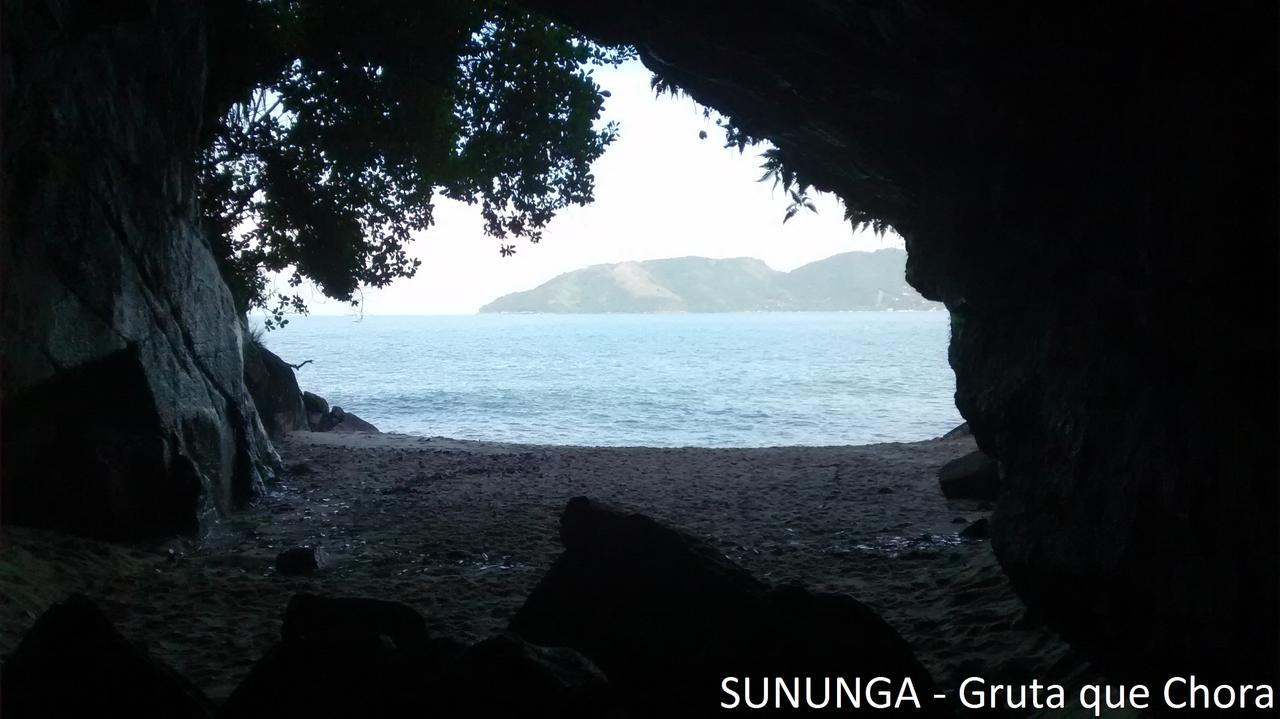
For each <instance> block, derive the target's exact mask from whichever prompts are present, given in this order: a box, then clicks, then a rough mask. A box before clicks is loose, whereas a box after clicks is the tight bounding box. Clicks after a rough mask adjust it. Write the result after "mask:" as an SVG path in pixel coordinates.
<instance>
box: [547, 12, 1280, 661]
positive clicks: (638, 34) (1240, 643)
mask: <svg viewBox="0 0 1280 719" xmlns="http://www.w3.org/2000/svg"><path fill="white" fill-rule="evenodd" d="M527 4H528V5H530V6H532V7H534V8H536V9H539V10H542V11H544V12H547V13H548V14H550V15H552V16H553V17H556V18H558V19H561V20H564V21H566V22H567V23H569V24H572V25H575V26H577V27H579V28H580V29H582V30H583V31H585V32H587V33H589V34H591V35H594V36H595V37H596V38H598V39H600V40H601V41H603V42H606V43H618V44H631V45H635V46H636V47H637V48H638V49H639V51H640V54H641V59H642V60H643V61H644V62H645V64H646V65H648V67H649V68H650V69H652V70H654V71H655V72H657V73H659V74H660V75H662V76H663V77H665V78H666V79H668V80H670V81H672V82H674V83H675V84H677V85H678V86H679V87H681V88H682V89H683V90H684V91H686V92H687V93H688V94H689V95H691V96H692V97H693V98H694V99H695V100H697V101H699V102H701V103H703V104H705V105H708V106H711V107H713V108H715V109H717V110H719V111H721V112H723V113H726V114H727V115H729V116H731V117H732V118H733V119H734V120H735V121H736V122H737V123H738V125H739V126H740V127H742V128H744V129H746V130H747V131H748V132H750V133H751V134H753V135H755V136H758V137H764V138H768V139H769V140H771V141H772V142H773V143H774V144H775V145H776V146H778V147H779V148H780V149H781V151H782V152H783V153H784V157H785V158H786V159H787V162H788V163H789V165H790V166H791V167H792V168H794V169H797V170H800V171H801V172H802V173H803V174H804V176H806V177H807V178H809V179H810V181H812V182H813V183H814V184H815V185H816V186H817V187H818V188H819V189H822V190H827V191H832V192H836V193H838V194H839V195H840V196H841V197H842V198H844V199H845V200H846V201H847V202H848V203H850V204H851V205H853V206H855V207H857V208H858V209H860V210H864V211H866V212H867V213H869V214H870V215H871V216H874V217H878V218H880V219H883V220H887V221H888V222H890V223H891V224H892V225H893V226H894V227H895V228H896V229H897V230H898V231H899V232H900V233H901V234H902V235H903V236H904V238H905V239H906V242H907V248H908V251H909V253H910V259H909V263H908V279H909V281H910V282H911V283H912V284H913V285H914V286H915V287H916V288H917V289H919V290H920V291H921V292H922V293H923V294H924V295H925V296H926V297H928V298H930V299H935V300H941V301H943V302H945V303H946V305H947V307H948V308H949V309H950V311H951V316H952V336H951V343H950V359H951V364H952V367H953V368H954V370H955V373H956V385H957V390H956V404H957V406H958V407H959V409H960V411H961V413H962V414H963V415H964V416H965V418H966V419H967V420H968V421H969V423H970V426H971V427H972V429H973V432H974V434H975V436H976V438H977V441H978V442H979V444H980V445H981V446H982V448H983V449H984V450H986V451H987V452H988V453H990V454H992V455H994V456H995V457H997V458H998V459H999V460H1000V463H1001V466H1002V474H1003V481H1004V493H1003V496H1002V498H1001V499H1000V501H999V505H998V509H997V511H996V513H995V516H994V517H993V546H994V549H995V551H996V553H997V556H998V557H999V559H1000V561H1001V563H1002V565H1003V566H1004V568H1005V570H1006V572H1007V573H1008V575H1009V576H1010V578H1011V579H1012V581H1013V583H1014V586H1015V587H1016V589H1017V590H1018V591H1019V592H1020V594H1021V595H1022V597H1023V598H1024V599H1025V601H1026V602H1027V604H1028V605H1029V606H1030V607H1031V609H1032V612H1033V614H1034V615H1035V616H1039V617H1042V618H1044V619H1045V620H1046V621H1048V622H1049V623H1051V624H1052V625H1053V626H1055V627H1056V628H1058V629H1059V630H1060V631H1061V632H1062V633H1063V634H1064V636H1066V638H1067V639H1068V640H1070V641H1071V642H1072V643H1073V644H1074V645H1075V646H1077V647H1078V648H1080V649H1082V650H1083V651H1084V652H1085V653H1086V654H1087V655H1088V656H1089V657H1090V658H1091V659H1092V660H1093V661H1094V662H1095V663H1096V664H1097V665H1098V666H1099V667H1100V668H1102V669H1103V670H1105V671H1107V672H1108V673H1109V674H1110V675H1111V676H1113V677H1116V678H1124V679H1134V680H1145V681H1153V682H1162V681H1163V679H1164V678H1167V677H1168V676H1170V675H1172V674H1173V673H1175V672H1187V671H1194V672H1195V673H1196V674H1197V676H1199V677H1201V678H1206V679H1212V678H1226V679H1230V680H1233V681H1257V680H1259V679H1265V678H1270V679H1271V680H1272V681H1274V680H1275V678H1276V673H1277V660H1276V655H1277V647H1278V645H1280V634H1278V630H1277V611H1278V607H1280V601H1278V597H1277V581H1278V580H1277V566H1278V565H1280V561H1278V560H1280V556H1278V554H1280V553H1278V552H1277V549H1278V547H1277V542H1278V539H1277V531H1276V525H1277V519H1278V518H1280V501H1278V499H1277V461H1276V460H1277V451H1276V446H1277V407H1278V404H1280V403H1278V402H1277V400H1278V399H1280V394H1278V390H1277V382H1276V371H1277V296H1276V276H1277V269H1278V267H1280V255H1278V254H1277V222H1276V198H1277V183H1276V159H1277V143H1276V135H1277V131H1276V128H1277V122H1276V120H1277V116H1276V88H1277V78H1276V64H1277V59H1276V58H1277V52H1276V50H1277V47H1276V26H1277V23H1276V7H1275V5H1274V3H1268V2H1230V3H1156V2H1133V3H1123V4H1119V3H1111V4H1095V3H997V4H990V3H977V4H974V3H944V2H919V1H918V0H875V1H866V2H849V3H830V2H823V1H821V0H803V1H797V2H789V3H753V4H739V3H733V2H726V1H706V2H680V3H675V2H665V1H662V0H626V1H625V2H624V1H623V0H612V1H601V0H528V2H527ZM624 131H625V128H624Z"/></svg>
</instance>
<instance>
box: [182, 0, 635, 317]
mask: <svg viewBox="0 0 1280 719" xmlns="http://www.w3.org/2000/svg"><path fill="white" fill-rule="evenodd" d="M228 2H230V0H228ZM214 5H218V4H216V3H215V4H214ZM228 8H231V9H228ZM212 24H213V30H212V31H211V39H210V45H211V69H210V90H209V96H210V100H209V107H207V112H208V114H209V116H210V121H209V122H208V123H207V126H208V131H207V133H206V137H205V144H204V150H203V154H202V157H201V163H200V176H201V190H202V194H203V205H202V206H203V210H204V220H205V226H206V231H207V233H208V235H209V237H210V240H211V243H212V245H213V247H214V249H215V250H216V252H217V254H218V255H219V258H220V261H221V263H222V267H223V271H224V275H225V276H226V278H227V280H228V284H229V285H230V286H231V287H232V291H233V294H234V295H235V297H236V300H237V303H238V304H239V305H240V307H241V309H245V310H247V309H252V308H265V309H268V310H269V311H270V313H271V315H272V316H271V317H269V318H268V325H269V326H274V325H276V324H280V323H283V322H286V321H287V320H286V319H285V318H284V315H285V314H286V313H287V312H288V311H291V310H292V311H304V310H305V303H304V301H303V299H302V298H301V297H300V295H299V294H298V292H297V290H296V288H297V287H299V286H301V285H302V283H303V282H304V281H305V280H310V281H312V282H314V283H315V285H316V286H317V287H319V289H320V290H321V291H322V292H324V294H326V295H328V296H330V297H334V298H338V299H342V300H348V301H353V302H354V301H356V298H357V297H358V295H359V291H360V289H361V288H362V287H383V286H385V285H387V284H388V283H390V282H391V281H392V280H394V279H396V278H399V277H409V276H412V275H413V274H414V272H415V271H416V269H417V267H418V261H417V260H415V259H413V258H412V257H411V256H410V255H409V253H408V251H407V247H406V246H407V244H408V243H409V242H410V240H411V238H412V236H413V234H414V233H416V232H419V231H421V230H425V229H427V228H429V227H430V226H431V225H432V223H433V211H434V201H435V199H436V198H437V197H438V196H443V197H447V198H450V199H453V200H459V201H462V202H465V203H468V204H472V205H477V206H478V207H479V209H480V212H481V215H482V216H483V218H484V230H485V232H486V233H487V234H488V235H490V236H492V237H494V238H497V239H498V241H499V248H500V250H501V252H502V253H503V254H504V255H506V254H510V253H513V252H514V245H513V244H512V242H511V241H512V240H515V239H517V238H525V239H528V240H530V241H533V242H537V241H538V240H539V239H540V238H541V233H542V230H543V228H544V227H545V226H546V225H547V223H548V222H549V221H550V220H551V219H552V217H553V216H554V215H555V214H556V213H557V212H558V211H559V210H561V209H563V208H565V207H567V206H569V205H575V204H578V205H580V204H585V203H588V202H590V201H591V200H592V192H593V189H594V177H593V176H592V174H591V164H592V162H593V161H594V160H595V159H596V158H597V157H599V156H600V154H601V153H602V152H603V151H604V149H605V148H606V146H608V145H609V143H611V142H612V141H613V140H614V138H615V137H616V133H617V128H616V127H615V126H614V125H612V124H602V123H601V122H600V112H601V109H602V106H603V97H604V94H605V93H602V91H601V90H600V88H599V87H598V86H597V85H596V83H595V82H594V81H593V80H592V78H591V69H590V68H591V67H592V66H593V65H598V64H602V63H617V62H620V61H621V60H623V59H625V58H626V57H627V56H628V51H626V50H611V49H607V48H601V47H598V46H595V45H593V44H591V43H590V42H588V41H586V40H585V39H583V38H582V37H579V36H577V35H575V34H574V33H572V32H571V31H569V30H567V29H566V28H564V27H561V26H559V25H556V24H554V23H551V22H549V21H547V20H545V19H542V18H539V17H536V16H533V15H530V14H528V13H526V12H524V11H521V10H519V9H517V8H514V7H512V6H510V5H507V4H505V3H501V2H485V1H477V0H435V1H410V0H383V1H382V2H355V1H353V0H239V2H230V4H229V5H227V6H226V7H223V8H222V9H221V10H220V11H219V12H217V13H216V14H215V17H214V18H213V23H212ZM268 273H284V274H285V275H286V276H287V277H288V278H289V283H290V285H291V286H292V287H293V288H295V289H294V290H293V291H292V293H291V294H287V293H284V292H275V293H273V291H272V290H271V288H270V287H269V283H268V276H269V275H268ZM273 294H274V296H273Z"/></svg>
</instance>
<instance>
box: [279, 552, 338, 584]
mask: <svg viewBox="0 0 1280 719" xmlns="http://www.w3.org/2000/svg"><path fill="white" fill-rule="evenodd" d="M330 564H331V562H330V559H329V555H328V554H326V553H325V551H324V550H323V549H321V548H320V547H309V546H308V547H294V548H292V549H286V550H285V551H283V552H281V553H280V554H278V555H277V556H276V574H279V575H280V576H282V577H310V576H312V575H314V574H315V573H316V572H320V571H322V570H325V569H328V568H329V566H330Z"/></svg>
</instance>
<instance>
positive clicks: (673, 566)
mask: <svg viewBox="0 0 1280 719" xmlns="http://www.w3.org/2000/svg"><path fill="white" fill-rule="evenodd" d="M560 538H561V542H562V543H563V545H564V547H565V551H564V553H563V554H561V555H560V556H559V557H558V558H557V559H556V560H555V562H554V563H553V564H552V566H551V568H550V569H549V570H548V571H547V573H546V575H545V576H544V577H543V578H542V579H541V581H539V582H538V585H537V586H536V587H535V589H534V590H533V592H532V594H530V595H529V597H528V599H527V600H526V602H525V604H524V605H523V606H522V607H521V608H520V609H519V611H518V612H517V613H516V615H515V616H514V617H513V618H512V620H511V624H510V630H511V631H512V632H515V633H517V634H519V635H521V636H523V637H524V638H526V639H527V640H529V641H531V642H534V643H536V644H542V645H550V646H566V647H572V648H573V649H576V650H578V651H581V652H582V653H583V654H585V655H586V656H587V657H589V658H591V659H592V660H593V661H595V662H596V663H597V664H598V665H599V666H600V667H601V668H602V669H603V670H604V672H605V674H606V675H607V676H608V677H609V679H610V681H611V682H613V683H614V685H615V686H617V687H618V689H619V691H620V692H621V693H622V694H623V696H624V697H625V700H626V701H627V702H628V703H629V704H630V705H633V706H636V707H638V708H640V712H639V713H640V714H641V715H649V714H653V713H656V712H663V711H666V712H673V713H676V714H678V715H680V716H689V715H702V714H707V713H711V710H712V709H718V707H719V702H721V701H723V700H725V699H726V695H725V694H723V693H721V680H722V679H723V678H724V677H726V676H737V677H745V676H748V675H750V676H754V677H761V676H796V675H798V676H806V675H812V676H818V677H821V676H836V675H839V676H845V677H850V676H858V675H862V676H886V677H893V678H896V679H903V678H908V677H909V678H910V679H911V680H912V682H913V684H914V687H915V689H916V691H917V692H918V693H919V694H920V695H921V696H922V697H927V696H930V695H931V681H930V678H929V675H928V673H927V672H926V671H925V670H924V668H923V667H922V666H921V665H920V663H919V662H918V661H916V659H915V656H914V655H913V653H912V651H911V649H910V647H908V646H907V645H906V643H905V642H904V641H903V640H902V638H901V637H900V636H898V634H897V633H896V632H895V631H894V630H893V629H892V628H891V627H890V626H889V625H888V624H886V623H885V622H884V621H883V620H881V619H880V618H879V617H878V616H876V614H875V613H874V612H872V611H871V610H870V609H868V608H866V607H865V606H863V605H862V604H860V603H859V602H857V601H856V600H854V599H852V598H850V597H843V596H833V595H821V594H814V593H811V592H809V591H806V590H804V589H802V588H799V587H794V586H788V587H781V588H774V587H770V586H769V585H766V584H764V583H762V582H760V581H758V580H756V579H755V578H753V577H752V576H751V575H750V574H749V573H747V572H746V571H745V570H743V569H742V568H741V567H738V566H737V565H735V564H734V563H732V562H731V561H729V560H728V559H727V558H725V557H724V556H723V555H722V554H721V553H719V552H718V551H716V550H715V549H714V548H712V547H711V546H709V545H707V544H706V543H704V542H702V541H700V540H698V539H696V538H694V537H692V536H690V535H688V534H685V533H684V532H680V531H678V530H675V529H671V528H669V527H666V526H664V525H662V524H660V523H658V522H656V521H654V520H653V519H650V518H649V517H646V516H643V515H640V514H635V513H632V512H628V511H625V510H621V509H616V508H612V507H608V506H606V505H603V504H601V503H599V502H596V501H593V500H589V499H586V498H584V497H578V498H575V499H573V500H571V501H570V502H569V505H568V507H567V508H566V509H565V511H564V514H563V515H562V516H561V520H560ZM925 702H926V705H927V703H928V700H925ZM701 708H706V709H705V710H704V709H701ZM890 713H891V712H890Z"/></svg>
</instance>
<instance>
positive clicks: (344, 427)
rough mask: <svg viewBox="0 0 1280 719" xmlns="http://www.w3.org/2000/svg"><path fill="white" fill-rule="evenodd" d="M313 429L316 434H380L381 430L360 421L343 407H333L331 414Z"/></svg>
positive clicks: (322, 418)
mask: <svg viewBox="0 0 1280 719" xmlns="http://www.w3.org/2000/svg"><path fill="white" fill-rule="evenodd" d="M312 429H313V430H314V431H316V432H374V433H376V432H379V431H380V430H379V429H378V428H377V427H375V426H373V425H372V424H370V423H369V422H366V421H364V420H363V419H360V418H359V417H357V416H356V415H354V414H352V413H351V412H348V411H346V410H344V409H342V408H341V407H333V408H331V409H330V410H329V413H328V414H326V415H325V416H323V417H321V418H320V422H319V423H318V424H316V425H315V426H314V427H312Z"/></svg>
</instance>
